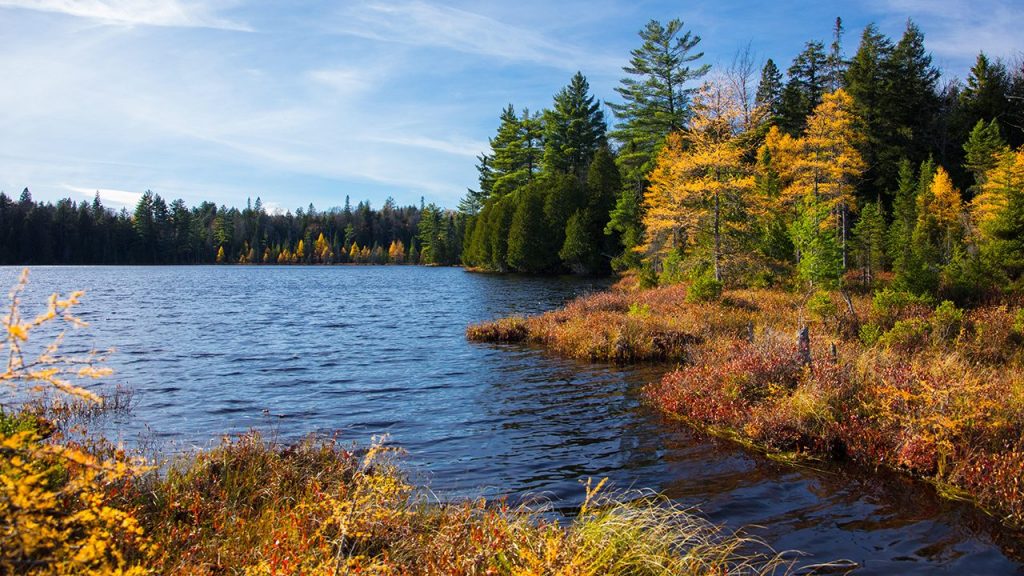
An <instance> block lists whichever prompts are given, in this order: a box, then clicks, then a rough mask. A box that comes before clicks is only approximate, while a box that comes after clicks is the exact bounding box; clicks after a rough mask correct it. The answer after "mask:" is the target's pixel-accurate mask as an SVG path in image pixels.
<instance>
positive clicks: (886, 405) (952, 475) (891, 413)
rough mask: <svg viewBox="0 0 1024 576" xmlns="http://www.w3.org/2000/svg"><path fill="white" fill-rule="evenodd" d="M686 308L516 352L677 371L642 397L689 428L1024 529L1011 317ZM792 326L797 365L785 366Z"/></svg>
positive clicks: (1023, 358) (635, 305)
mask: <svg viewBox="0 0 1024 576" xmlns="http://www.w3.org/2000/svg"><path fill="white" fill-rule="evenodd" d="M685 296H686V288H685V287H684V286H669V287H662V288H656V289H652V290H647V291H637V290H628V289H622V290H617V291H613V292H609V293H605V294H599V295H595V296H589V297H586V298H582V299H579V300H576V301H574V302H572V303H570V304H569V305H568V306H566V307H565V308H563V309H561V310H557V311H554V312H549V313H547V314H543V315H541V316H537V317H533V318H527V319H525V320H523V319H518V320H517V323H518V324H517V325H518V326H519V331H520V333H521V332H522V331H523V327H524V326H525V331H526V333H527V335H526V336H525V338H523V340H524V341H528V342H532V343H536V344H539V345H543V346H545V347H546V348H548V349H550V350H552V351H554V352H556V353H559V354H562V355H565V356H569V357H574V358H582V359H590V360H605V361H615V362H629V361H647V360H666V359H668V360H676V361H681V362H682V364H683V365H682V366H681V367H680V368H678V369H676V370H674V371H672V372H670V373H668V374H666V375H665V377H664V378H663V379H662V380H661V381H660V382H656V383H652V384H651V385H649V386H648V387H647V390H646V393H647V397H648V398H649V399H650V400H651V401H652V402H653V403H654V404H655V405H657V406H659V407H660V408H661V409H663V410H664V411H666V412H668V413H670V414H672V415H675V416H677V417H679V418H681V419H683V420H685V421H687V422H689V423H691V424H693V425H696V426H699V427H704V428H708V429H712V430H715V431H718V432H720V433H723V434H725V435H729V436H732V437H734V438H737V439H740V440H741V441H743V442H749V443H753V444H755V445H757V446H759V447H761V448H763V449H768V450H772V451H777V452H787V453H796V454H803V455H805V456H813V457H837V458H848V459H852V460H854V461H857V462H860V463H863V464H866V465H869V466H878V465H884V466H889V467H893V468H897V469H901V470H905V471H907V472H909V473H911V474H914V475H916V476H919V477H923V478H926V479H929V480H931V481H934V482H936V483H938V484H939V485H941V486H942V487H944V489H945V490H946V492H947V493H950V494H958V495H961V496H967V497H970V498H973V499H974V500H975V501H977V502H978V503H979V504H980V505H981V506H982V507H984V508H986V509H988V510H990V511H992V512H993V513H995V514H997V515H999V516H1000V517H1002V518H1003V519H1004V520H1005V521H1006V522H1008V523H1010V524H1015V525H1024V484H1022V483H1021V480H1020V479H1021V478H1024V311H1022V309H1021V308H1020V306H1019V303H1014V302H1006V303H1002V304H999V305H989V306H985V307H980V308H977V309H973V310H960V309H958V308H956V307H955V306H953V305H952V304H950V303H941V304H938V305H936V303H934V302H929V301H927V300H922V299H917V298H912V297H908V296H906V295H903V294H899V293H893V292H884V293H882V294H880V295H876V296H875V297H874V298H873V299H872V298H870V297H868V296H865V295H860V296H853V297H851V298H850V301H849V303H847V300H846V299H845V298H843V297H842V296H841V295H839V294H836V293H831V294H830V293H818V294H814V295H802V294H792V293H785V292H781V291H771V290H733V291H729V292H727V293H726V294H725V295H724V297H723V298H722V299H721V301H719V302H713V303H687V302H686V298H685ZM851 308H852V313H851ZM498 323H499V324H500V323H501V321H499V322H498ZM805 325H806V326H807V327H808V329H809V334H810V342H811V350H810V353H811V358H812V362H811V364H810V365H805V363H804V361H803V358H802V357H801V355H800V354H799V353H798V352H797V342H796V332H797V328H798V327H800V326H805ZM483 333H484V332H483V331H478V332H476V333H475V334H483Z"/></svg>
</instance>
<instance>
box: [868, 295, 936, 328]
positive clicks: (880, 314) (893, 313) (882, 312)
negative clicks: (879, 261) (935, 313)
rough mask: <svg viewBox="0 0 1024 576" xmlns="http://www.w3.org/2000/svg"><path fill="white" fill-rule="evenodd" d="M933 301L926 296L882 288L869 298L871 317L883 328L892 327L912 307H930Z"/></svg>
mask: <svg viewBox="0 0 1024 576" xmlns="http://www.w3.org/2000/svg"><path fill="white" fill-rule="evenodd" d="M932 303H933V300H932V298H931V296H929V295H927V294H921V295H918V294H914V293H913V292H908V291H906V290H899V289H894V288H888V287H887V288H884V289H882V290H878V291H876V292H875V294H874V296H873V297H872V298H871V315H872V316H873V317H874V318H875V319H876V320H877V321H878V322H879V323H880V324H882V325H883V326H890V325H892V324H893V323H894V322H895V321H896V319H897V318H899V317H900V316H901V315H903V313H904V312H905V311H906V310H908V309H910V308H912V307H928V308H930V307H931V306H932Z"/></svg>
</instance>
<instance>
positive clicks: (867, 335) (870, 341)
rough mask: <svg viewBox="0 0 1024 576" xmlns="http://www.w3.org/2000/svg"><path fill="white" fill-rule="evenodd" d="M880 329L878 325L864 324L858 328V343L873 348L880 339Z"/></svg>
mask: <svg viewBox="0 0 1024 576" xmlns="http://www.w3.org/2000/svg"><path fill="white" fill-rule="evenodd" d="M882 334H883V332H882V329H881V328H880V327H879V326H878V324H872V323H868V324H864V325H863V326H861V327H860V334H859V335H860V341H861V342H862V343H863V344H864V345H865V346H874V345H875V344H876V343H878V340H879V339H880V338H881V337H882Z"/></svg>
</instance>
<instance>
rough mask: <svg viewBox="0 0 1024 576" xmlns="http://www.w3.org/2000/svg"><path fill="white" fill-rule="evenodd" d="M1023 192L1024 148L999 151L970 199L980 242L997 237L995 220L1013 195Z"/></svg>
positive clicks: (1009, 202)
mask: <svg viewBox="0 0 1024 576" xmlns="http://www.w3.org/2000/svg"><path fill="white" fill-rule="evenodd" d="M1021 194H1024V148H1020V149H1019V150H1017V151H1015V152H1010V151H1006V152H1003V153H1001V154H999V155H998V156H997V158H996V163H995V165H994V166H993V167H992V168H991V169H990V170H989V171H988V172H986V173H985V177H984V183H983V184H982V185H981V193H980V194H978V195H977V196H975V197H974V200H973V201H972V202H971V220H972V221H973V223H974V225H975V226H976V227H977V233H978V234H979V236H980V237H981V239H982V241H990V240H993V239H995V238H996V237H997V235H998V233H999V230H998V226H997V225H998V222H999V220H1000V218H1001V217H1002V216H1003V215H1004V214H1005V213H1006V211H1007V210H1008V209H1010V207H1011V204H1012V203H1013V200H1014V198H1015V197H1016V196H1020V195H1021Z"/></svg>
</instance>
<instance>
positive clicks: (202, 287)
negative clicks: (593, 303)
mask: <svg viewBox="0 0 1024 576" xmlns="http://www.w3.org/2000/svg"><path fill="white" fill-rule="evenodd" d="M19 271H20V269H18V268H0V285H2V286H11V285H13V284H14V282H15V281H16V279H17V275H18V273H19ZM606 286H607V282H605V281H601V280H592V279H589V280H588V279H579V278H527V277H516V276H494V275H481V274H471V273H466V272H464V271H463V270H461V269H454V268H423V267H357V266H334V267H244V266H223V267H39V268H34V269H33V270H32V275H31V280H30V285H29V289H28V291H27V293H26V295H25V297H24V299H23V300H24V305H25V306H26V309H27V310H28V311H31V310H33V309H37V308H38V306H40V305H41V304H42V302H43V301H44V299H45V297H46V296H47V295H48V294H49V293H50V292H53V291H55V290H59V291H61V292H62V293H66V292H70V291H72V290H78V289H82V290H86V296H85V297H84V299H83V305H82V306H81V307H80V309H79V312H80V315H81V317H82V318H83V319H85V320H87V321H88V322H89V323H90V326H89V327H88V328H85V329H82V330H80V331H79V333H77V334H74V335H72V336H70V338H69V348H68V349H69V350H74V349H76V348H77V349H79V350H81V349H87V348H90V347H96V348H101V349H106V348H110V347H113V348H115V349H116V352H115V353H114V354H113V355H112V356H111V358H110V361H109V363H108V365H109V366H111V367H112V368H114V369H115V371H116V374H115V377H114V378H113V381H114V382H117V383H122V384H125V385H127V386H130V387H131V388H132V389H134V390H135V395H136V396H135V401H136V406H135V409H134V411H133V412H132V414H131V415H130V416H128V417H124V418H118V419H117V420H116V421H115V422H113V424H112V427H111V428H110V430H109V432H110V433H111V434H113V435H115V436H118V437H120V438H122V439H124V440H125V441H127V442H131V443H136V442H140V441H142V442H146V443H148V444H150V445H155V446H157V447H159V448H160V449H162V450H165V451H179V450H186V449H189V448H191V447H205V446H209V445H211V444H212V443H215V442H216V441H217V439H218V438H219V437H220V436H221V435H223V434H227V433H236V432H242V431H245V430H248V429H252V428H257V429H260V430H264V431H267V432H268V433H272V434H276V435H277V436H279V437H282V438H284V439H289V438H296V437H299V436H302V435H304V434H307V433H310V432H323V433H335V432H337V433H339V434H340V437H341V438H342V439H343V440H350V441H353V442H359V443H366V442H368V441H369V440H370V438H371V437H372V436H375V435H380V434H389V435H390V438H391V441H392V442H393V443H395V444H398V445H400V446H402V447H403V448H404V449H405V450H407V451H408V457H407V462H408V464H409V468H410V470H411V472H412V474H413V476H414V479H415V480H417V481H419V482H424V483H427V484H429V486H430V488H431V489H432V490H433V491H434V492H436V493H437V494H438V495H439V497H442V498H460V497H473V496H481V495H482V496H487V497H489V498H494V497H499V496H508V497H510V498H512V499H514V500H519V499H522V498H524V497H534V496H538V497H542V498H546V499H548V500H550V501H551V502H552V503H553V505H555V506H556V507H559V506H565V507H569V506H572V505H574V504H577V503H578V502H579V501H580V498H581V496H582V494H583V487H582V486H581V484H580V483H581V481H585V480H586V479H587V477H595V478H598V477H609V478H610V479H611V481H612V482H613V484H614V486H616V487H618V488H620V489H629V488H634V489H652V490H656V491H659V492H663V493H665V494H667V495H668V496H670V497H672V498H674V499H677V500H679V501H680V502H683V503H685V504H687V505H693V506H697V507H699V508H700V510H701V511H702V513H703V514H704V515H706V516H707V517H708V518H710V519H711V520H712V521H715V522H719V523H725V524H726V525H728V526H729V527H731V528H741V527H751V528H749V531H750V532H751V533H753V534H755V535H758V536H760V537H762V538H764V539H765V540H766V541H768V542H769V543H770V544H772V545H773V546H774V547H775V548H776V549H779V550H786V549H796V550H802V551H804V552H806V553H807V554H808V556H807V557H806V558H805V559H804V562H807V563H812V562H823V561H827V560H834V559H840V558H842V559H849V560H853V561H855V562H857V563H858V564H860V565H861V568H860V569H859V570H858V572H857V573H858V574H872V573H904V574H905V573H920V574H925V573H928V574H930V573H935V572H948V573H954V574H967V573H970V574H1008V573H1009V574H1013V573H1022V574H1024V564H1022V562H1021V558H1022V552H1021V548H1020V547H1021V543H1022V540H1021V539H1020V535H1018V534H1009V533H1008V532H1007V531H1006V530H1004V529H1001V528H1000V527H999V526H998V525H997V524H996V523H995V522H993V521H992V520H991V519H990V518H988V517H987V516H985V515H984V514H982V513H980V512H978V511H976V510H974V509H973V508H972V507H970V506H967V505H964V504H960V503H955V502H949V501H944V500H942V499H940V498H938V497H937V496H936V495H935V494H934V491H933V490H932V489H931V488H930V487H929V486H928V485H925V484H921V483H918V482H913V481H910V480H907V479H905V478H902V477H900V476H898V475H894V474H887V473H880V474H875V473H869V472H866V471H862V470H857V469H851V468H850V467H844V466H828V467H825V468H824V469H814V468H810V467H794V466H791V465H787V464H782V463H778V462H775V461H773V460H771V459H769V458H765V457H762V456H760V455H757V454H752V453H750V452H747V451H745V450H741V449H739V448H737V447H736V446H734V445H731V444H729V443H727V442H724V441H720V440H716V439H712V438H707V437H705V436H702V435H700V434H697V433H694V432H691V431H689V430H688V429H686V428H684V427H682V426H680V425H678V424H676V423H673V422H669V421H666V420H664V419H662V418H661V417H660V416H659V415H658V414H657V413H655V412H654V411H653V410H651V409H649V408H647V407H645V406H643V405H642V404H641V403H640V399H639V394H638V390H639V388H640V387H641V386H642V385H643V384H644V383H645V382H648V381H650V380H653V379H655V378H657V377H658V375H659V374H660V373H661V372H662V371H664V370H665V367H657V366H655V367H646V368H640V369H623V368H616V367H612V366H607V365H594V364H582V363H579V362H574V361H569V360H564V359H559V358H555V357H552V356H550V355H547V354H545V353H544V352H543V351H540V350H536V349H532V348H528V347H522V346H493V345H480V344H471V343H469V342H467V341H466V339H465V337H464V329H465V326H466V325H467V324H469V323H471V322H479V321H482V320H489V319H493V318H495V317H498V316H504V315H509V314H532V313H537V312H541V311H545V310H549V309H552V308H554V307H557V306H559V305H561V304H564V303H565V302H566V301H568V300H569V299H571V298H573V297H575V296H578V295H581V294H585V293H588V292H593V291H596V290H600V289H603V288H604V287H606ZM757 526H760V527H757Z"/></svg>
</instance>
